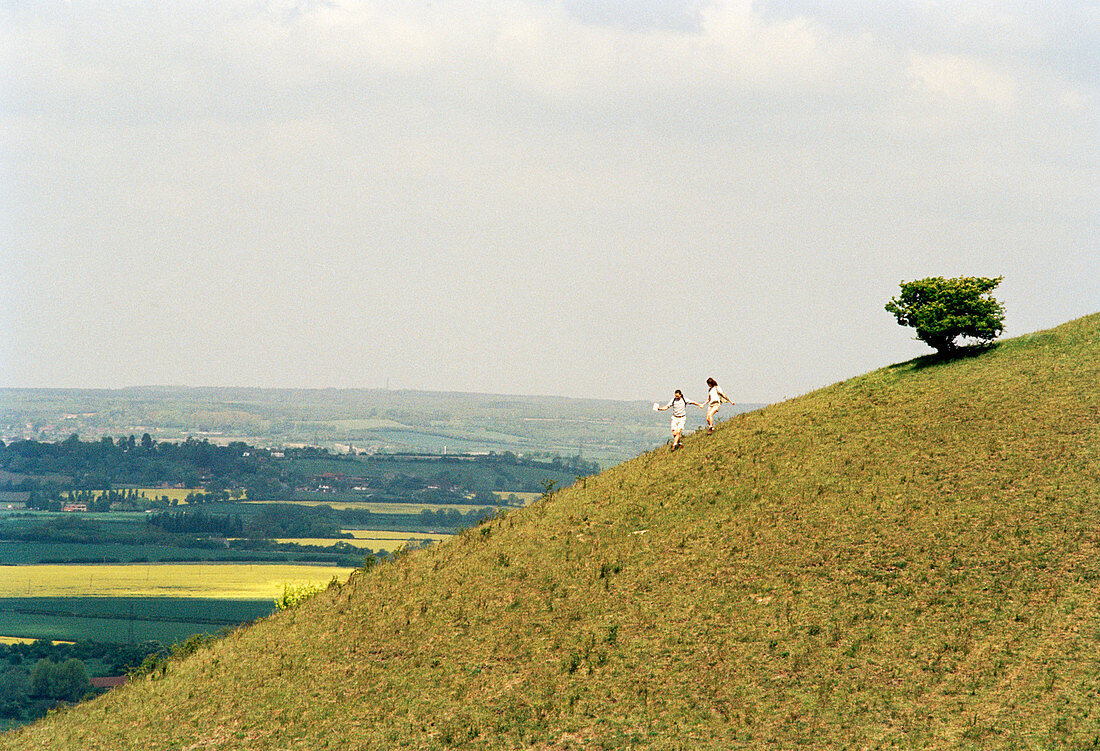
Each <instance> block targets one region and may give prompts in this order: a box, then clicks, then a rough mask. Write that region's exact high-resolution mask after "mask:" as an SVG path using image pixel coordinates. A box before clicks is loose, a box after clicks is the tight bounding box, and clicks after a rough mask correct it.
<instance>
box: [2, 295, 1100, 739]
mask: <svg viewBox="0 0 1100 751" xmlns="http://www.w3.org/2000/svg"><path fill="white" fill-rule="evenodd" d="M1098 384H1100V315H1093V316H1090V317H1088V318H1084V319H1081V320H1078V321H1074V322H1071V323H1069V324H1066V325H1064V326H1062V327H1059V328H1057V329H1054V330H1052V331H1049V332H1044V333H1041V334H1034V335H1031V336H1028V337H1023V338H1019V339H1014V340H1010V341H1006V342H1004V343H1002V344H1001V345H1000V346H998V347H996V348H995V349H993V350H991V351H989V352H987V353H985V354H983V355H981V356H978V357H972V358H969V359H964V360H960V361H955V362H951V363H946V364H934V363H931V362H927V361H914V362H911V363H906V364H902V365H898V366H895V367H892V368H887V369H884V370H882V371H878V372H875V373H872V374H869V375H867V376H863V377H860V378H856V379H854V380H851V381H848V382H845V383H841V384H837V385H835V386H833V387H830V388H827V389H824V390H822V391H819V392H815V393H813V394H810V395H808V396H805V397H802V398H799V399H795V400H792V401H790V402H787V403H784V404H781V405H778V406H775V407H770V408H768V409H765V410H762V411H760V412H756V413H752V414H748V415H743V416H739V417H737V418H735V419H733V420H730V421H729V422H727V423H725V424H723V425H722V427H721V428H720V430H719V431H718V432H716V433H715V434H714V435H710V436H706V435H696V436H692V437H690V438H689V439H688V441H687V446H686V448H685V449H684V450H683V451H680V452H676V453H673V454H670V453H669V452H668V450H667V449H663V448H662V449H659V450H657V451H655V452H652V453H649V454H646V455H643V456H641V457H638V458H637V459H635V460H632V461H630V462H627V463H625V464H622V465H620V466H618V467H615V468H613V469H611V470H610V471H607V472H604V473H603V474H601V475H599V476H598V477H595V478H589V479H588V480H587V482H586V483H579V484H578V485H576V486H574V487H572V488H569V489H566V490H563V491H561V492H558V493H555V494H554V495H553V496H552V497H551V498H549V499H548V500H544V501H542V502H539V503H537V504H535V505H533V506H530V507H527V508H525V509H522V510H517V511H514V512H512V513H510V514H509V515H508V516H507V517H505V518H503V519H498V520H496V521H493V522H491V523H488V524H487V525H484V526H482V527H480V528H478V529H475V530H471V531H469V532H467V533H465V534H464V535H463V536H461V537H460V538H458V539H456V540H454V541H452V542H450V543H447V544H444V545H441V546H439V547H436V548H433V549H429V550H425V551H419V552H416V553H412V554H409V555H407V556H405V557H404V558H402V559H401V560H400V561H398V562H397V563H395V564H392V565H385V566H382V567H380V568H378V569H375V570H373V571H370V572H364V573H361V574H357V575H355V576H354V577H353V581H352V582H350V583H349V584H347V585H344V586H341V587H332V588H330V590H329V591H328V592H326V593H324V594H322V595H320V596H318V597H317V598H315V599H314V600H311V601H309V602H307V603H305V604H303V605H302V606H300V607H299V608H298V609H296V610H293V611H287V612H284V613H280V614H277V615H276V616H273V617H272V618H270V619H267V620H264V621H262V622H260V623H258V624H257V625H255V626H253V627H251V628H248V629H244V630H241V631H239V632H237V633H235V634H233V635H232V636H231V637H229V638H227V639H225V640H224V641H221V642H219V643H217V644H215V645H213V646H212V647H209V648H205V649H202V650H200V651H199V652H197V653H196V654H194V655H192V656H191V657H189V658H187V659H186V660H183V661H181V662H178V663H174V664H173V665H172V666H171V667H170V668H169V670H168V671H167V673H166V674H165V675H164V676H163V677H161V678H159V679H158V680H144V681H142V682H140V683H136V684H133V685H130V686H128V687H125V688H124V689H121V690H117V691H114V692H112V693H110V694H109V695H107V696H105V697H103V698H101V699H98V700H96V701H94V702H91V703H89V704H86V705H82V706H79V707H77V708H75V709H73V710H70V711H66V712H62V713H58V714H56V715H54V716H51V717H50V718H47V720H45V721H44V722H42V723H39V724H38V725H36V726H33V727H32V728H29V729H27V730H24V731H17V732H15V733H12V734H8V735H5V736H2V737H0V748H3V749H16V748H18V749H25V748H35V749H38V748H42V749H50V748H56V749H73V748H81V749H90V748H103V749H108V748H109V749H126V748H135V749H137V748H141V749H170V748H179V749H202V748H219V749H223V748H224V749H229V748H241V749H244V748H248V749H265V748H272V749H273V748H279V749H288V748H301V749H307V748H308V749H317V748H370V749H374V748H379V749H381V748H396V747H410V748H524V747H535V748H545V749H567V748H573V749H580V748H586V749H588V748H669V749H675V748H683V749H698V748H714V749H725V748H736V747H755V748H764V747H776V748H780V747H782V748H789V747H792V746H799V745H801V746H807V747H814V748H851V747H891V746H905V747H928V746H935V747H952V746H954V747H978V746H982V745H987V746H996V747H1021V748H1023V747H1028V748H1030V747H1042V748H1079V747H1085V746H1090V744H1093V743H1096V742H1097V739H1098V738H1100V713H1098V712H1097V711H1096V709H1095V704H1096V701H1097V694H1098V693H1100V588H1098V582H1100V558H1098V554H1100V549H1098V543H1100V388H1098ZM1090 747H1091V746H1090Z"/></svg>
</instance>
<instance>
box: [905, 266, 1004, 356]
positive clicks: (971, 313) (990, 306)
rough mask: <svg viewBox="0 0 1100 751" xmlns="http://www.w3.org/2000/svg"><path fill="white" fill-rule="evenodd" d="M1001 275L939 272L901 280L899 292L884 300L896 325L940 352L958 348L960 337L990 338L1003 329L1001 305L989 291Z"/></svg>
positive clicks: (1000, 278)
mask: <svg viewBox="0 0 1100 751" xmlns="http://www.w3.org/2000/svg"><path fill="white" fill-rule="evenodd" d="M1002 279H1003V277H999V276H998V277H992V278H990V277H977V276H960V277H956V278H954V279H945V278H943V277H941V276H934V277H928V278H927V279H918V280H916V281H912V282H902V283H901V294H900V295H898V296H897V297H895V298H893V299H891V300H890V302H888V303H886V310H887V311H888V312H890V313H893V314H894V316H895V317H896V318H897V319H898V325H899V326H910V327H912V328H914V329H915V330H916V332H917V338H918V339H920V340H921V341H922V342H924V343H925V344H927V345H928V346H930V347H932V348H933V349H935V350H936V351H937V352H940V353H941V354H951V353H953V352H955V351H957V350H958V349H959V345H958V343H957V340H958V339H959V338H960V337H966V338H970V339H977V340H979V341H981V342H990V341H992V340H994V339H996V338H997V337H998V336H1000V334H1001V332H1002V331H1003V330H1004V315H1005V311H1004V306H1002V305H1001V303H999V302H998V301H997V300H996V299H994V298H993V296H992V294H991V292H992V291H993V290H994V289H996V287H997V285H998V284H1000V283H1001V280H1002Z"/></svg>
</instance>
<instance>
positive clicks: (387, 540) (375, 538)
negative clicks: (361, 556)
mask: <svg viewBox="0 0 1100 751" xmlns="http://www.w3.org/2000/svg"><path fill="white" fill-rule="evenodd" d="M343 531H344V532H348V533H350V534H351V535H352V536H353V539H350V540H349V539H347V538H343V539H333V538H331V537H318V538H310V537H299V538H285V539H278V540H275V542H280V543H286V542H293V543H298V544H299V545H318V546H323V547H331V546H333V545H335V544H336V543H339V542H342V543H345V544H348V545H352V546H354V547H357V548H363V549H369V550H373V551H374V552H376V553H377V552H379V551H382V550H384V551H386V552H387V553H392V552H394V551H395V550H397V549H398V548H401V547H403V546H404V545H406V544H408V543H409V542H410V541H415V542H421V541H428V542H434V543H439V542H443V541H444V540H447V539H449V538H451V537H453V536H454V535H448V534H433V533H430V532H390V531H387V530H369V529H345V530H343Z"/></svg>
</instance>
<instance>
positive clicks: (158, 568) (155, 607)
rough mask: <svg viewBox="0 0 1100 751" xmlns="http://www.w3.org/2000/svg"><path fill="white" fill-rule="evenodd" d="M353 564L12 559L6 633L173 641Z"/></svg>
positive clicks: (0, 596) (3, 621) (323, 581)
mask: <svg viewBox="0 0 1100 751" xmlns="http://www.w3.org/2000/svg"><path fill="white" fill-rule="evenodd" d="M350 572H351V569H349V568H337V567H334V566H298V565H277V564H179V565H177V564H165V565H155V564H138V565H128V566H122V565H45V566H11V567H5V568H4V576H3V577H2V578H0V635H2V636H5V637H22V638H27V639H36V638H45V639H59V640H61V639H63V640H80V639H86V640H97V641H108V642H134V641H137V642H143V641H159V642H161V643H164V644H171V643H173V642H176V641H180V640H182V639H185V638H186V637H188V636H190V635H191V634H196V633H216V632H218V631H221V630H222V629H224V628H226V627H230V626H234V625H236V624H239V623H244V622H247V621H252V620H255V619H257V618H260V617H263V616H265V615H268V614H269V613H271V612H272V611H273V610H274V600H275V599H276V598H277V597H279V596H280V595H282V593H283V588H284V586H285V585H288V584H289V585H297V584H312V585H318V586H325V585H327V584H328V583H329V581H331V580H332V578H333V577H336V578H338V579H341V580H343V579H346V578H347V576H348V574H349V573H350Z"/></svg>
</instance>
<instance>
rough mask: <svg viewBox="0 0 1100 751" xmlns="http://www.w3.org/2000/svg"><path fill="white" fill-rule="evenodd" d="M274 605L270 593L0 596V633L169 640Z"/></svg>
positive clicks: (213, 629) (245, 618) (242, 619)
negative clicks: (243, 596)
mask: <svg viewBox="0 0 1100 751" xmlns="http://www.w3.org/2000/svg"><path fill="white" fill-rule="evenodd" d="M280 592H281V591H280ZM274 609H275V606H274V598H268V599H259V600H228V599H221V598H218V599H205V598H199V597H19V598H10V597H2V598H0V634H3V635H4V636H5V637H7V638H12V637H21V638H22V640H29V639H51V640H62V641H102V642H111V643H131V642H133V643H141V642H150V641H156V642H160V643H161V644H174V643H176V642H179V641H182V640H183V639H186V638H187V637H188V636H190V635H191V634H201V633H209V634H216V633H218V632H220V631H222V630H224V629H226V628H230V627H232V626H236V625H238V624H241V623H247V622H249V621H254V620H256V619H257V618H262V617H263V616H265V615H269V614H270V613H271V612H272V611H273V610H274Z"/></svg>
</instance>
